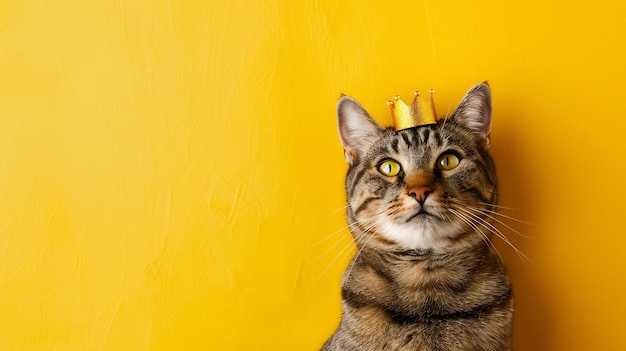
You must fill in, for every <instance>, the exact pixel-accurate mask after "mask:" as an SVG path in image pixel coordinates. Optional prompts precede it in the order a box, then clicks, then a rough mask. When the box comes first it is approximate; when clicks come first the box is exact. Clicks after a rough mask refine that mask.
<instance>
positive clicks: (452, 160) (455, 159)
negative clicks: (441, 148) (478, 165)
mask: <svg viewBox="0 0 626 351" xmlns="http://www.w3.org/2000/svg"><path fill="white" fill-rule="evenodd" d="M459 163H461V158H460V157H459V156H458V155H456V154H455V153H451V152H448V153H445V154H443V155H441V156H439V158H438V159H437V168H439V169H441V170H444V171H447V170H451V169H454V168H456V167H457V166H458V165H459Z"/></svg>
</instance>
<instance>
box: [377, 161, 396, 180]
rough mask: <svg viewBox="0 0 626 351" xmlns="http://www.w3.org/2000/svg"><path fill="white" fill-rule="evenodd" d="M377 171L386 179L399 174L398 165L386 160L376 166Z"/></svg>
mask: <svg viewBox="0 0 626 351" xmlns="http://www.w3.org/2000/svg"><path fill="white" fill-rule="evenodd" d="M378 170H379V171H380V173H382V174H384V175H386V176H387V177H394V176H396V175H397V174H398V173H400V164H399V163H398V162H396V161H393V160H386V161H384V162H383V163H381V164H380V166H378Z"/></svg>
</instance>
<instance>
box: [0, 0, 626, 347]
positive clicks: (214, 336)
mask: <svg viewBox="0 0 626 351" xmlns="http://www.w3.org/2000/svg"><path fill="white" fill-rule="evenodd" d="M382 3H383V2H382V1H303V2H296V1H286V0H285V1H239V2H236V1H210V0H207V1H174V0H170V1H165V0H157V1H114V0H102V1H69V0H65V1H62V0H59V1H36V0H21V1H2V2H1V3H0V350H314V349H316V348H317V347H319V346H320V345H321V343H322V342H323V341H324V340H325V338H326V337H327V336H328V335H329V334H330V333H331V332H332V330H333V329H334V328H335V326H336V324H337V322H338V319H339V312H340V301H339V279H340V275H341V272H342V271H343V269H344V268H345V266H346V262H347V260H348V259H349V255H350V254H351V253H352V247H351V246H350V243H351V241H350V237H349V235H348V233H347V231H346V229H345V219H344V211H343V207H342V206H344V198H343V175H344V172H345V170H346V165H345V164H344V161H343V155H342V150H341V145H340V143H339V141H338V138H337V135H336V120H335V113H334V109H335V103H336V100H337V98H338V96H339V94H340V93H342V92H343V93H347V94H350V95H353V96H355V97H357V98H358V99H359V100H360V101H361V102H362V103H363V104H364V105H365V106H366V107H367V108H368V109H369V110H370V112H371V113H372V114H373V115H374V116H376V118H377V119H378V120H379V121H380V122H381V123H385V124H389V123H390V118H389V114H388V108H387V106H386V105H385V101H386V100H387V99H389V98H390V97H392V96H393V95H395V94H401V95H408V94H410V93H411V92H412V91H413V90H414V89H428V88H431V87H434V88H436V89H437V93H436V103H437V106H438V109H439V114H440V115H443V114H444V113H445V112H446V111H449V109H450V108H452V107H453V106H454V104H455V103H456V102H458V100H459V99H460V98H461V96H462V95H463V93H464V92H465V91H466V89H468V88H469V87H470V86H471V85H472V84H474V83H476V82H479V81H483V80H489V82H490V83H491V86H492V88H493V96H494V127H493V131H492V142H493V155H494V158H495V159H496V162H497V165H498V171H499V176H500V179H501V196H502V197H501V198H502V202H501V205H503V206H506V207H511V208H513V210H505V211H504V214H506V215H509V216H513V217H515V218H518V219H521V220H524V221H526V222H531V223H532V224H522V223H517V222H515V221H513V220H508V219H504V220H503V221H504V222H505V223H506V224H507V225H509V226H511V227H512V229H514V230H516V231H519V232H521V233H522V234H524V235H526V236H528V237H530V238H528V239H526V238H524V237H522V236H520V235H518V234H516V233H515V232H514V231H512V230H511V229H508V228H507V227H505V226H503V225H500V227H501V228H502V230H503V231H504V232H505V233H506V234H507V235H508V236H509V237H510V239H511V240H512V241H513V242H514V244H515V245H516V246H517V247H518V248H519V249H520V250H522V252H523V253H524V254H526V255H527V256H528V257H529V258H530V259H531V260H532V263H528V262H526V261H523V260H522V259H520V258H519V257H518V256H517V255H516V254H515V252H514V250H512V249H511V248H508V247H507V246H506V245H503V244H502V243H501V242H499V243H498V248H499V251H500V253H501V255H502V257H503V258H504V260H505V261H506V262H507V264H508V266H509V267H510V271H511V274H512V277H513V279H514V283H515V288H516V302H517V319H516V325H515V340H514V341H515V349H516V350H551V351H558V350H568V351H571V350H624V343H623V337H624V335H623V333H624V325H626V324H625V322H624V316H626V303H625V302H624V301H626V300H625V299H624V296H626V279H625V278H626V277H625V274H624V273H625V268H624V267H625V265H626V255H624V253H623V248H624V247H625V246H626V236H625V235H624V234H626V230H625V228H626V225H625V224H624V214H623V210H624V208H625V206H624V205H623V204H622V203H623V199H624V197H625V196H626V186H624V179H626V174H625V171H624V170H625V169H626V167H625V166H624V165H623V164H622V162H623V161H624V157H625V156H626V143H625V141H624V140H625V138H626V134H625V133H624V132H625V130H624V126H625V125H626V122H624V121H625V118H626V117H625V113H624V112H625V111H624V106H625V102H624V97H625V96H626V88H625V85H624V82H625V80H626V68H625V67H626V45H625V44H624V40H625V39H624V38H625V37H626V19H625V18H626V17H625V15H624V14H625V13H626V6H625V5H623V3H622V2H619V1H609V0H598V1H593V2H584V3H576V2H572V3H571V4H570V3H567V2H554V3H550V2H546V1H545V0H541V1H540V0H530V1H515V2H508V1H500V0H484V1H482V0H479V1H466V2H454V1H431V0H426V1H403V2H401V3H399V4H397V5H396V6H394V7H390V6H385V5H382ZM575 3H576V4H575Z"/></svg>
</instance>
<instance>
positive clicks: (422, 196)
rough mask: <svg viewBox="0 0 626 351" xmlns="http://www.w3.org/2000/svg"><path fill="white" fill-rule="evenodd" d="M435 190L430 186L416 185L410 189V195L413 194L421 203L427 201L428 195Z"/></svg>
mask: <svg viewBox="0 0 626 351" xmlns="http://www.w3.org/2000/svg"><path fill="white" fill-rule="evenodd" d="M432 192H433V189H432V188H431V187H429V186H416V187H413V188H411V189H409V195H411V196H413V197H414V198H415V200H417V202H419V203H423V202H424V201H426V197H427V196H428V195H429V194H430V193H432Z"/></svg>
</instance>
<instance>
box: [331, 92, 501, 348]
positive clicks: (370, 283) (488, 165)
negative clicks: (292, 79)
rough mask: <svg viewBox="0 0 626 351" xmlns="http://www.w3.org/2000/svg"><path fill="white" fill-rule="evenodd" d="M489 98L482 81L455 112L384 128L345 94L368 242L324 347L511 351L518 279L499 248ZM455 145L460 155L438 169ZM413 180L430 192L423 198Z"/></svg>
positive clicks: (353, 222) (353, 195) (354, 193)
mask: <svg viewBox="0 0 626 351" xmlns="http://www.w3.org/2000/svg"><path fill="white" fill-rule="evenodd" d="M490 98H491V95H490V89H489V87H488V85H487V84H486V83H482V84H478V85H476V86H474V87H473V88H472V89H470V91H469V92H468V94H467V95H466V96H465V97H464V99H463V100H462V101H461V103H460V104H459V106H458V107H457V109H456V110H455V112H453V113H452V115H451V117H450V118H448V120H446V121H440V122H439V123H438V124H437V125H432V126H425V127H418V128H413V129H412V130H405V131H400V132H395V131H393V130H391V129H384V128H382V127H380V126H378V125H377V124H376V123H375V122H374V121H373V119H371V117H369V115H368V114H367V112H365V110H364V109H363V108H362V107H361V106H360V105H359V104H358V103H357V102H356V100H353V99H351V98H349V97H343V98H342V99H341V100H340V102H339V105H338V115H339V129H340V136H341V140H342V144H343V146H344V150H345V155H346V160H347V161H348V162H349V163H350V169H349V171H348V175H347V177H346V193H347V197H348V221H349V224H350V226H351V230H352V233H353V235H354V237H355V242H356V245H357V248H358V249H359V250H358V253H357V254H356V255H355V257H354V258H353V260H352V262H351V263H350V265H349V267H348V269H347V270H346V273H345V275H344V279H343V283H342V300H343V316H342V319H341V323H340V325H339V327H338V328H337V331H336V332H335V333H334V334H333V335H332V336H331V338H330V339H329V340H328V341H327V342H326V343H325V344H324V346H323V348H322V350H324V351H338V350H359V351H361V350H363V351H366V350H372V351H374V350H424V351H429V350H432V351H435V350H450V351H457V350H458V351H461V350H464V351H466V350H484V351H503V350H510V348H511V325H512V319H513V313H512V311H513V299H512V288H511V283H510V281H509V278H508V275H507V272H506V269H505V268H504V266H503V265H502V263H501V262H500V260H499V258H498V257H497V256H496V255H494V254H493V252H492V250H491V246H490V245H491V244H490V238H491V232H493V230H492V228H493V226H492V225H491V224H490V222H489V219H490V217H491V216H489V215H488V213H489V212H487V211H492V210H493V209H494V208H495V202H496V176H495V168H494V165H493V161H492V160H491V158H490V157H489V155H488V152H487V151H488V149H489V129H490V125H491V99H490ZM448 152H454V153H455V154H459V155H460V157H461V158H462V161H461V164H460V165H459V166H458V167H457V168H455V169H453V170H444V171H442V170H439V169H437V167H436V164H435V163H434V160H436V159H437V157H438V156H439V155H442V154H446V153H448ZM388 159H392V160H394V161H398V163H399V164H401V167H402V172H401V173H400V174H398V175H397V176H394V177H389V176H384V175H381V174H380V172H378V171H377V165H378V164H380V162H381V160H388ZM415 186H427V187H428V188H432V192H429V194H428V195H427V197H426V199H425V200H423V201H416V200H417V197H415V194H411V192H410V191H409V189H411V188H412V187H415ZM422 213H424V214H422Z"/></svg>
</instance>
